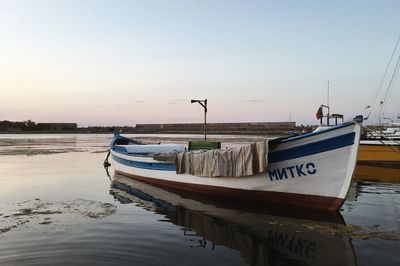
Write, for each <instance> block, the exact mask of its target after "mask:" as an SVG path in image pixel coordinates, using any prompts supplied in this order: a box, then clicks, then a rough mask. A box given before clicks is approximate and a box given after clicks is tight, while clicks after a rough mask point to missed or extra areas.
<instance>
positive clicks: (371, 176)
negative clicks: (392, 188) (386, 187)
mask: <svg viewBox="0 0 400 266" xmlns="http://www.w3.org/2000/svg"><path fill="white" fill-rule="evenodd" d="M354 180H358V181H379V182H400V163H398V164H397V165H396V164H392V163H386V162H360V161H359V162H358V163H357V167H356V170H355V173H354Z"/></svg>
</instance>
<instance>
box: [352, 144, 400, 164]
mask: <svg viewBox="0 0 400 266" xmlns="http://www.w3.org/2000/svg"><path fill="white" fill-rule="evenodd" d="M358 161H359V162H364V163H368V162H371V163H377V162H385V163H389V164H396V163H397V164H399V165H400V143H398V142H394V141H387V140H381V141H379V140H362V141H361V142H360V151H359V155H358Z"/></svg>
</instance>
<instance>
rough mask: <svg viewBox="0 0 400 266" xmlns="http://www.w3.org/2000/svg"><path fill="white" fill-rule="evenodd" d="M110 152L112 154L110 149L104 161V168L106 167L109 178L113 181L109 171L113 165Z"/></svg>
mask: <svg viewBox="0 0 400 266" xmlns="http://www.w3.org/2000/svg"><path fill="white" fill-rule="evenodd" d="M110 154H111V152H110V150H108V153H107V157H106V159H105V160H104V162H103V166H104V169H106V174H107V176H108V178H109V179H110V181H112V180H111V176H110V173H109V172H108V167H110V166H111V164H110V163H109V162H108V157H110Z"/></svg>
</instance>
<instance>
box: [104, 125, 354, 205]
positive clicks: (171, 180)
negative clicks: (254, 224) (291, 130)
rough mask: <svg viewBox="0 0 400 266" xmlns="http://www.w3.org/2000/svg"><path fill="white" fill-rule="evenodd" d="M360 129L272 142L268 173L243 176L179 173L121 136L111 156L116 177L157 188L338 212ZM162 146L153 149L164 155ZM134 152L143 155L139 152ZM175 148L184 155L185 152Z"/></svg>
mask: <svg viewBox="0 0 400 266" xmlns="http://www.w3.org/2000/svg"><path fill="white" fill-rule="evenodd" d="M360 128H361V125H360V121H351V122H347V123H344V124H341V125H339V126H335V127H332V128H330V129H327V130H324V131H321V132H313V133H308V134H304V135H299V136H294V137H289V138H285V139H277V140H273V141H270V145H269V153H268V154H267V155H266V158H265V160H267V162H268V170H267V171H266V172H264V173H257V174H254V175H251V176H243V177H224V176H221V177H204V176H195V175H190V174H177V171H176V165H175V163H174V162H168V161H159V160H155V159H154V158H153V156H152V155H153V154H154V152H153V148H154V147H150V146H149V147H148V149H147V150H146V149H145V146H144V147H142V146H143V144H141V143H139V142H137V141H135V140H130V139H128V138H126V137H123V136H120V135H117V136H115V137H114V138H113V139H112V141H111V143H110V152H111V158H112V160H113V164H114V167H115V171H116V172H117V173H120V174H123V175H126V176H129V177H132V178H135V179H137V180H141V181H144V182H147V183H150V184H153V185H156V186H162V187H167V188H168V187H169V188H173V189H179V190H186V191H189V192H195V193H201V194H206V195H213V196H219V197H225V198H229V199H232V200H240V201H252V202H266V203H271V204H278V205H282V204H284V205H286V204H290V205H298V206H303V207H311V208H320V209H329V210H337V209H338V208H340V206H341V205H342V204H343V202H344V200H345V198H346V195H347V192H348V190H349V186H350V183H351V180H352V176H353V172H354V168H355V165H356V161H357V153H358V147H359V138H360ZM138 146H141V147H138ZM153 146H154V145H153ZM163 146H164V145H163V144H160V145H159V147H156V148H154V149H155V150H156V152H160V151H162V147H163ZM136 148H137V150H140V151H141V152H140V153H136V152H135V149H136ZM169 148H170V147H168V149H167V148H166V150H168V151H170V149H169ZM176 148H177V150H178V152H181V151H182V148H183V147H182V146H176ZM143 149H144V150H146V153H147V154H144V153H143Z"/></svg>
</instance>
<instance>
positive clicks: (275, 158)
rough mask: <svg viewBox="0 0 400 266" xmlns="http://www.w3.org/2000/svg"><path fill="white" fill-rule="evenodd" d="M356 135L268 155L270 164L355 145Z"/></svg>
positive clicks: (339, 137) (346, 135)
mask: <svg viewBox="0 0 400 266" xmlns="http://www.w3.org/2000/svg"><path fill="white" fill-rule="evenodd" d="M355 135H356V133H355V132H351V133H347V134H344V135H341V136H337V137H333V138H329V139H324V140H320V141H315V142H312V143H307V144H303V145H301V146H296V147H293V148H289V149H285V150H280V151H275V152H271V153H269V155H268V162H269V163H276V162H280V161H285V160H290V159H295V158H299V157H304V156H309V155H313V154H318V153H322V152H326V151H330V150H334V149H339V148H342V147H346V146H349V145H353V144H354V138H355Z"/></svg>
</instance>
